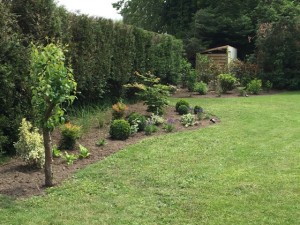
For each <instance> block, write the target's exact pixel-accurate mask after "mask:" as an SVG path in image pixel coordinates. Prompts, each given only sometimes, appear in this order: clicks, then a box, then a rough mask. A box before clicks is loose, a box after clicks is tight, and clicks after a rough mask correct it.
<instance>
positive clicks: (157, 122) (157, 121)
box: [146, 113, 165, 126]
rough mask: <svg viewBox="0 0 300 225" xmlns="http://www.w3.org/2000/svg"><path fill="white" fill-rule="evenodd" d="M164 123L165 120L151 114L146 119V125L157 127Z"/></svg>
mask: <svg viewBox="0 0 300 225" xmlns="http://www.w3.org/2000/svg"><path fill="white" fill-rule="evenodd" d="M164 122H165V119H164V118H163V117H161V116H159V115H155V114H154V113H152V115H151V117H150V118H148V119H147V121H146V123H147V124H154V125H156V126H159V125H161V124H163V123H164Z"/></svg>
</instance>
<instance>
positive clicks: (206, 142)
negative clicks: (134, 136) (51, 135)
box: [0, 93, 300, 225]
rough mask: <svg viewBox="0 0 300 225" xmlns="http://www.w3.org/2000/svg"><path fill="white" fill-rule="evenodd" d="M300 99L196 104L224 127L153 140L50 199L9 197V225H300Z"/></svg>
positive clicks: (83, 174) (2, 213)
mask: <svg viewBox="0 0 300 225" xmlns="http://www.w3.org/2000/svg"><path fill="white" fill-rule="evenodd" d="M299 97H300V93H288V94H281V95H273V96H261V97H250V98H227V99H223V98H219V99H194V98H191V99H188V101H189V102H190V103H191V104H192V105H196V104H197V105H201V106H203V107H204V108H205V109H206V110H209V111H210V112H211V113H213V114H216V115H218V117H219V118H220V119H221V121H222V122H221V123H220V124H218V125H212V126H210V127H208V128H204V129H199V130H195V131H189V132H181V133H174V134H167V135H164V136H160V137H151V138H148V139H146V140H143V141H141V142H140V143H138V144H136V145H133V146H130V147H128V148H126V149H124V150H122V151H120V152H118V153H117V154H114V155H112V156H111V157H108V158H107V159H105V160H103V161H101V162H99V163H97V164H94V165H91V166H88V167H87V168H86V169H84V170H81V171H79V172H78V173H77V174H76V175H75V176H74V178H73V179H71V180H69V181H68V182H66V183H65V184H64V185H62V186H61V187H55V188H52V189H50V190H49V194H48V195H47V196H44V197H34V198H31V199H26V200H14V199H11V198H8V197H4V196H2V197H0V201H1V204H0V218H1V220H0V224H40V225H42V224H230V225H232V224H289V225H290V224H299V218H300V198H299V193H300V185H299V184H300V150H299V146H300V138H299V136H300V126H299V125H300V114H299V110H300V104H298V102H299ZM171 101H172V103H173V104H175V103H176V101H177V99H172V100H171Z"/></svg>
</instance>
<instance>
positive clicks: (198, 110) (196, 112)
mask: <svg viewBox="0 0 300 225" xmlns="http://www.w3.org/2000/svg"><path fill="white" fill-rule="evenodd" d="M198 113H203V109H202V107H200V106H198V105H196V106H195V107H194V114H198Z"/></svg>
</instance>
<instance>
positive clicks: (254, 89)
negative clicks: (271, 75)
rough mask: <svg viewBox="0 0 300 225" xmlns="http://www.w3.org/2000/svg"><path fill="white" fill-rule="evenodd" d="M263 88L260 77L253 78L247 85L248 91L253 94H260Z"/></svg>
mask: <svg viewBox="0 0 300 225" xmlns="http://www.w3.org/2000/svg"><path fill="white" fill-rule="evenodd" d="M261 90H262V82H261V80H258V79H254V80H251V81H250V83H249V84H248V85H247V91H248V92H249V93H251V94H254V95H258V94H259V92H260V91H261Z"/></svg>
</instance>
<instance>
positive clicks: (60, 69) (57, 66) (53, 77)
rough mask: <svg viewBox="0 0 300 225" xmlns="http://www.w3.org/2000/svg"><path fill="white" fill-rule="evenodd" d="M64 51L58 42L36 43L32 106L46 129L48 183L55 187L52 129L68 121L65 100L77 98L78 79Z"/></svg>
mask: <svg viewBox="0 0 300 225" xmlns="http://www.w3.org/2000/svg"><path fill="white" fill-rule="evenodd" d="M64 62H65V57H64V51H63V50H62V48H61V47H59V46H57V45H55V44H48V45H47V46H46V47H43V46H36V45H32V52H31V71H30V77H31V80H32V86H31V87H32V105H33V107H34V109H35V111H36V112H35V113H36V118H37V120H38V122H39V125H40V127H41V128H42V131H43V138H44V147H45V186H46V187H51V186H53V174H52V152H51V143H50V141H51V138H50V131H51V130H53V128H54V127H55V126H57V125H59V124H60V123H63V122H64V119H63V115H64V108H63V103H65V102H67V103H69V104H71V103H72V102H73V101H74V99H75V91H76V85H77V84H76V82H75V80H74V78H73V74H72V70H71V69H70V68H68V67H66V66H65V64H64Z"/></svg>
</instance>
